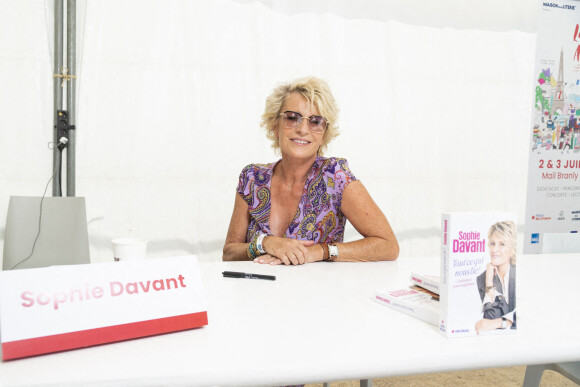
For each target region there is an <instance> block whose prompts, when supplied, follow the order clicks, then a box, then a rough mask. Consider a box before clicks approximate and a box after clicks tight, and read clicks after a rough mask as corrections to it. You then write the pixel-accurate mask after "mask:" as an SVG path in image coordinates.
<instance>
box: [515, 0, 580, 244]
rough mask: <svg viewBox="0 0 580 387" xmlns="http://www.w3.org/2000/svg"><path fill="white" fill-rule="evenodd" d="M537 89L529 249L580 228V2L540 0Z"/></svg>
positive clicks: (528, 207) (528, 210)
mask: <svg viewBox="0 0 580 387" xmlns="http://www.w3.org/2000/svg"><path fill="white" fill-rule="evenodd" d="M533 87H534V100H533V105H534V106H533V111H532V127H531V133H530V134H531V136H530V137H531V142H530V148H529V149H530V161H529V167H528V191H527V203H526V221H525V223H526V239H525V244H524V252H534V244H538V245H539V244H540V241H541V238H540V234H542V233H546V232H548V233H564V232H574V231H580V1H541V2H540V11H539V14H538V32H537V45H536V62H535V66H534V85H533ZM536 250H537V249H536ZM536 252H540V251H536Z"/></svg>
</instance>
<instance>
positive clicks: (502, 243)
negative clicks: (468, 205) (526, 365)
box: [439, 212, 517, 337]
mask: <svg viewBox="0 0 580 387" xmlns="http://www.w3.org/2000/svg"><path fill="white" fill-rule="evenodd" d="M515 219H516V217H515V214H512V213H501V212H475V213H444V214H443V216H442V223H441V230H442V240H441V245H442V250H441V276H440V277H441V292H440V294H441V301H440V302H441V317H440V323H439V327H440V330H441V332H442V333H443V334H444V335H445V336H447V337H461V336H473V335H476V334H489V333H494V334H497V333H508V332H514V331H515V329H516V326H517V322H516V281H515V279H516V244H517V231H516V222H515Z"/></svg>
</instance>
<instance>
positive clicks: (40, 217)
mask: <svg viewBox="0 0 580 387" xmlns="http://www.w3.org/2000/svg"><path fill="white" fill-rule="evenodd" d="M59 164H60V163H59ZM59 167H60V165H57V166H56V168H54V172H53V173H52V176H51V177H50V179H48V183H46V187H45V188H44V193H43V194H42V198H41V199H40V214H39V215H38V233H37V234H36V238H34V244H33V245H32V251H31V252H30V254H29V255H28V257H26V258H24V259H23V260H21V261H20V262H18V263H17V264H16V265H14V266H12V267H11V268H10V270H13V269H14V268H16V266H18V265H20V264H21V263H24V262H25V261H27V260H28V259H30V257H32V254H34V249H35V248H36V242H38V237H39V236H40V225H41V223H42V204H43V202H44V197H45V196H46V191H47V190H48V185H49V184H50V182H51V181H52V179H53V178H54V175H55V174H56V171H57V170H58V169H59Z"/></svg>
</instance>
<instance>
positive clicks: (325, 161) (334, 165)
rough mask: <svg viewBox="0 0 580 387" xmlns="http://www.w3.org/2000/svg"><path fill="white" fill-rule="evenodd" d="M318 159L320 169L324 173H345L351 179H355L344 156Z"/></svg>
mask: <svg viewBox="0 0 580 387" xmlns="http://www.w3.org/2000/svg"><path fill="white" fill-rule="evenodd" d="M318 161H319V163H320V169H321V170H322V171H323V172H325V173H331V174H333V175H334V174H336V173H337V172H340V171H342V172H344V173H346V174H347V175H348V176H349V177H350V178H351V179H352V180H356V178H355V177H354V175H353V174H352V171H351V170H350V167H349V166H348V161H347V159H346V158H344V157H319V158H318Z"/></svg>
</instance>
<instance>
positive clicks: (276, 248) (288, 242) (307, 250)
mask: <svg viewBox="0 0 580 387" xmlns="http://www.w3.org/2000/svg"><path fill="white" fill-rule="evenodd" d="M262 246H263V247H264V250H265V251H266V254H264V255H261V256H259V257H258V258H256V259H254V262H256V263H261V264H267V265H280V264H284V265H303V264H305V263H310V262H315V261H316V260H317V259H316V258H317V256H316V254H315V246H314V241H300V240H296V239H288V238H281V237H277V236H267V237H266V238H264V241H263V242H262Z"/></svg>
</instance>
